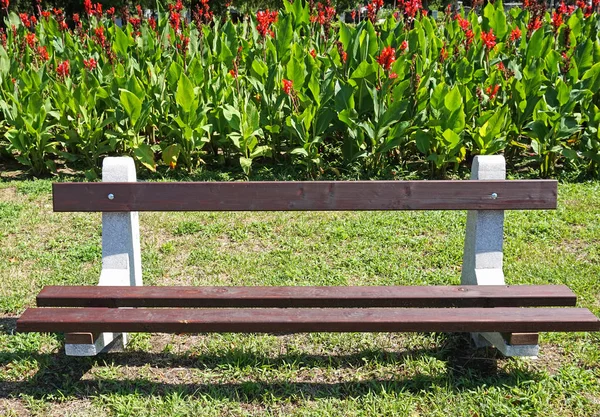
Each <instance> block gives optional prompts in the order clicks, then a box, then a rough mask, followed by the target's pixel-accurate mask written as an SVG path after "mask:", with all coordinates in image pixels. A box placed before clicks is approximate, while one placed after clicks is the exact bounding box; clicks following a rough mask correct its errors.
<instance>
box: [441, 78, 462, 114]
mask: <svg viewBox="0 0 600 417" xmlns="http://www.w3.org/2000/svg"><path fill="white" fill-rule="evenodd" d="M444 105H445V106H446V108H447V109H448V110H449V111H450V112H453V111H456V110H457V109H459V108H460V107H461V106H462V96H461V95H460V91H459V89H458V86H456V85H455V86H454V88H452V90H450V91H449V92H448V94H446V97H444Z"/></svg>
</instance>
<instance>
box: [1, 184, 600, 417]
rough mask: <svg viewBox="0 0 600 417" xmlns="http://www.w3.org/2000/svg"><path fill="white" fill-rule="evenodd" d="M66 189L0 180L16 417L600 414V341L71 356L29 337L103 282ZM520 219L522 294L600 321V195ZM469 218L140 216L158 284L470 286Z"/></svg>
mask: <svg viewBox="0 0 600 417" xmlns="http://www.w3.org/2000/svg"><path fill="white" fill-rule="evenodd" d="M50 184H51V183H50V181H46V180H44V181H5V182H0V415H2V416H21V415H40V416H47V415H50V416H54V415H56V416H62V417H66V416H98V415H102V416H104V415H109V416H165V415H173V416H180V415H190V416H198V415H202V416H203V415H209V416H237V415H252V416H253V415H267V416H271V415H273V416H283V415H285V416H334V415H335V416H369V417H370V416H376V415H394V416H404V415H406V416H419V415H423V416H465V417H475V416H479V417H483V416H486V417H487V416H519V417H521V416H589V417H593V416H596V417H598V416H600V334H599V333H587V334H586V333H575V334H549V333H547V334H542V335H541V352H540V358H539V359H537V360H524V359H506V358H502V357H500V356H499V355H497V354H496V353H495V351H494V350H492V349H479V350H476V349H474V348H472V347H469V343H468V339H467V336H466V335H463V334H384V333H378V334H308V335H307V334H300V335H287V336H273V335H232V334H223V335H189V336H188V335H186V336H183V335H161V334H135V335H133V338H132V342H131V344H130V346H129V347H128V349H127V351H126V352H124V353H117V354H110V355H101V356H98V357H94V358H72V357H66V356H64V353H63V347H62V336H61V335H52V334H18V335H17V334H14V327H15V321H16V317H17V316H18V315H19V314H20V313H21V312H22V311H23V310H24V309H25V308H26V307H28V306H31V305H34V303H35V296H36V294H37V292H38V291H39V290H40V289H41V288H42V287H43V286H44V285H50V284H54V285H60V284H90V285H93V284H95V283H97V280H98V277H99V273H100V266H101V265H100V263H101V246H100V241H101V227H100V214H98V213H93V214H85V213H53V212H52V206H51V193H50ZM558 204H559V209H558V210H556V211H529V212H526V211H522V212H516V211H515V212H507V215H506V227H505V235H506V242H505V274H506V279H507V282H508V283H512V284H525V283H527V284H548V283H553V284H567V285H569V286H570V287H571V288H572V289H573V290H574V291H575V292H576V293H577V295H578V296H579V305H580V306H582V307H587V308H590V309H591V310H592V311H593V312H594V313H595V314H596V315H598V316H600V183H598V182H593V183H586V184H561V185H560V186H559V203H558ZM465 220H466V213H465V212H395V213H394V212H360V213H319V212H317V213H141V214H140V226H141V235H142V254H143V268H144V282H145V284H148V285H208V284H210V285H242V284H247V285H309V284H310V285H382V284H401V285H425V284H431V285H433V284H458V283H459V281H460V266H461V258H462V249H463V239H464V227H465Z"/></svg>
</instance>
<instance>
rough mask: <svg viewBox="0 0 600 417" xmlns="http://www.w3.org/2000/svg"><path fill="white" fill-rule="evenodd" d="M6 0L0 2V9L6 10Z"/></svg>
mask: <svg viewBox="0 0 600 417" xmlns="http://www.w3.org/2000/svg"><path fill="white" fill-rule="evenodd" d="M8 4H9V3H8V0H0V9H4V10H6V9H8Z"/></svg>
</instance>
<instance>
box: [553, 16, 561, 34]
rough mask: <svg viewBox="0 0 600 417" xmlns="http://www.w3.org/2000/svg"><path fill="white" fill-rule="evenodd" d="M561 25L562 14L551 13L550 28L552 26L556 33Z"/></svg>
mask: <svg viewBox="0 0 600 417" xmlns="http://www.w3.org/2000/svg"><path fill="white" fill-rule="evenodd" d="M562 24H563V17H562V14H560V13H557V12H556V11H554V12H553V13H552V26H554V31H555V32H556V31H557V30H558V28H559V27H561V25H562Z"/></svg>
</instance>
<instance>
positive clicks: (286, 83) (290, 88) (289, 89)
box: [283, 79, 294, 96]
mask: <svg viewBox="0 0 600 417" xmlns="http://www.w3.org/2000/svg"><path fill="white" fill-rule="evenodd" d="M283 92H284V93H285V94H287V95H288V96H290V95H292V93H293V92H294V82H293V81H292V80H285V79H284V80H283Z"/></svg>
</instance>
